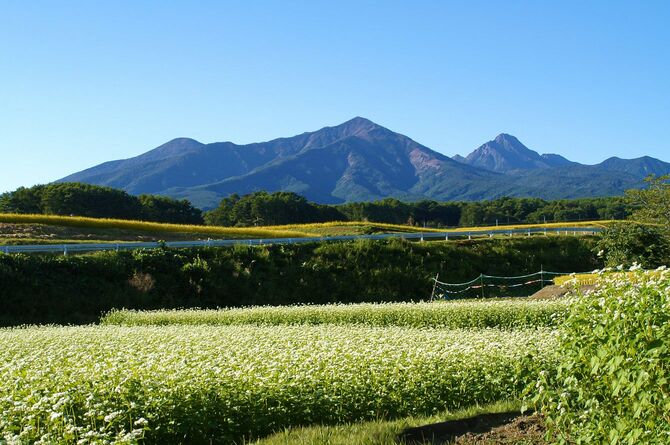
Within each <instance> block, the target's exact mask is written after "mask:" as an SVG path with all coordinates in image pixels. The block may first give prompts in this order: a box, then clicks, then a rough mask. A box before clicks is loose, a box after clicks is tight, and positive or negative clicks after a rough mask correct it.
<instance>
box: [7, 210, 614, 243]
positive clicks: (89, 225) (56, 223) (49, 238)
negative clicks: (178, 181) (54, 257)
mask: <svg viewBox="0 0 670 445" xmlns="http://www.w3.org/2000/svg"><path fill="white" fill-rule="evenodd" d="M610 222H611V221H590V222H578V223H574V222H572V223H549V224H529V225H504V226H492V227H459V228H449V229H446V228H442V229H434V228H425V227H416V226H407V225H397V224H384V223H369V222H364V221H353V222H352V221H339V222H329V223H319V224H294V225H283V226H265V227H218V226H197V225H180V224H163V223H154V222H146V221H129V220H119V219H104V218H85V217H73V216H58V215H18V214H0V244H47V243H64V242H67V243H77V242H96V243H97V242H128V241H159V240H164V241H180V240H192V239H208V238H212V239H245V238H300V237H310V236H337V235H360V234H366V233H419V232H423V233H428V232H443V231H445V230H449V231H457V232H464V233H468V232H470V233H473V234H475V233H476V232H482V231H487V230H491V229H496V230H510V229H519V228H538V227H540V228H541V227H546V228H556V227H585V226H586V227H593V226H595V227H604V226H605V225H607V224H608V223H610Z"/></svg>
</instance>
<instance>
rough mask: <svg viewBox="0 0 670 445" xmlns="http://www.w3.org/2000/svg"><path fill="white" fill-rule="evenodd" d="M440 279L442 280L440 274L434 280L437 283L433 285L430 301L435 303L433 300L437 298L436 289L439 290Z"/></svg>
mask: <svg viewBox="0 0 670 445" xmlns="http://www.w3.org/2000/svg"><path fill="white" fill-rule="evenodd" d="M439 279H440V273H439V272H438V273H437V275H435V278H434V280H435V282H434V283H433V292H431V294H430V301H433V299H434V298H435V289H436V288H437V280H439Z"/></svg>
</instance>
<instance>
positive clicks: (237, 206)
mask: <svg viewBox="0 0 670 445" xmlns="http://www.w3.org/2000/svg"><path fill="white" fill-rule="evenodd" d="M635 208H636V207H635V206H634V205H632V204H630V203H629V202H628V201H627V200H626V198H624V197H605V198H582V199H571V200H568V199H562V200H557V201H545V200H543V199H539V198H500V199H495V200H492V201H476V202H460V201H458V202H437V201H427V200H426V201H416V202H403V201H399V200H397V199H394V198H386V199H383V200H381V201H373V202H353V203H347V204H339V205H321V204H315V203H312V202H309V201H307V200H306V199H305V198H304V197H302V196H300V195H297V194H295V193H290V192H276V193H268V192H256V193H251V194H248V195H244V196H239V195H235V194H233V195H231V196H229V197H227V198H225V199H223V200H222V201H221V203H220V205H219V207H217V208H216V209H214V210H212V211H210V212H207V213H206V214H205V221H206V223H207V224H212V225H224V226H253V225H259V226H261V225H274V224H299V223H312V222H327V221H370V222H379V223H391V224H410V225H419V226H426V227H456V226H478V225H495V224H496V223H498V224H500V225H503V224H515V223H525V222H528V223H539V222H545V221H546V222H554V221H560V222H563V221H585V220H594V219H608V220H609V219H625V218H627V217H628V216H630V215H631V213H632V212H633V211H634V210H635Z"/></svg>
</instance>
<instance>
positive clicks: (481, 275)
mask: <svg viewBox="0 0 670 445" xmlns="http://www.w3.org/2000/svg"><path fill="white" fill-rule="evenodd" d="M479 284H480V286H481V288H482V298H484V274H483V273H480V274H479Z"/></svg>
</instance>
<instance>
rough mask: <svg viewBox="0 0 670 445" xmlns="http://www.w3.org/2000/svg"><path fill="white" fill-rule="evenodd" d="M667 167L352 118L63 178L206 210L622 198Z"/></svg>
mask: <svg viewBox="0 0 670 445" xmlns="http://www.w3.org/2000/svg"><path fill="white" fill-rule="evenodd" d="M650 173H653V174H656V175H661V174H667V173H670V163H667V162H663V161H660V160H658V159H655V158H651V157H648V156H644V157H641V158H637V159H620V158H617V157H611V158H609V159H607V160H605V161H603V162H601V163H599V164H596V165H584V164H580V163H577V162H573V161H570V160H568V159H566V158H564V157H563V156H560V155H558V154H539V153H537V152H536V151H534V150H531V149H529V148H528V147H526V146H524V145H523V144H522V143H521V142H520V141H519V140H518V139H517V138H515V137H514V136H511V135H508V134H504V133H503V134H500V135H498V136H497V137H496V138H495V139H494V140H492V141H489V142H487V143H485V144H483V145H482V146H480V147H479V148H477V149H476V150H474V151H473V152H472V153H470V154H469V155H467V156H466V157H462V156H459V155H456V156H454V157H453V158H450V157H447V156H445V155H443V154H440V153H438V152H436V151H434V150H431V149H430V148H428V147H425V146H423V145H421V144H419V143H417V142H415V141H414V140H412V139H410V138H409V137H407V136H404V135H402V134H399V133H395V132H393V131H391V130H389V129H387V128H384V127H382V126H380V125H377V124H375V123H374V122H372V121H370V120H368V119H365V118H362V117H356V118H354V119H351V120H349V121H347V122H345V123H343V124H340V125H337V126H335V127H325V128H322V129H321V130H318V131H314V132H308V133H303V134H300V135H297V136H293V137H288V138H280V139H274V140H272V141H268V142H261V143H254V144H247V145H237V144H234V143H232V142H215V143H211V144H203V143H201V142H198V141H196V140H194V139H189V138H177V139H173V140H171V141H169V142H167V143H165V144H163V145H161V146H160V147H157V148H155V149H153V150H150V151H148V152H146V153H144V154H141V155H139V156H136V157H133V158H129V159H123V160H116V161H110V162H105V163H103V164H100V165H97V166H95V167H91V168H89V169H86V170H83V171H81V172H78V173H74V174H72V175H69V176H67V177H65V178H63V179H60V180H59V181H58V182H75V181H76V182H85V183H90V184H97V185H106V186H110V187H115V188H119V189H123V190H126V191H127V192H129V193H132V194H142V193H152V194H160V195H166V196H171V197H174V198H180V199H181V198H186V199H188V200H190V201H191V202H192V203H193V204H194V205H195V206H198V207H201V208H203V209H208V208H212V207H215V206H216V205H217V204H218V202H219V201H220V200H221V198H223V197H225V196H228V195H230V194H232V193H237V194H240V195H242V194H246V193H250V192H254V191H258V190H267V191H271V192H272V191H279V190H283V191H292V192H296V193H299V194H301V195H303V196H305V197H306V198H308V199H310V200H312V201H315V202H320V203H329V204H332V203H341V202H349V201H371V200H377V199H383V198H386V197H395V198H399V199H403V200H417V199H435V200H483V199H494V198H499V197H502V196H513V197H539V198H545V199H559V198H579V197H590V196H611V195H620V194H622V193H623V192H624V190H626V189H629V188H636V187H641V186H643V179H644V177H645V176H647V175H648V174H650Z"/></svg>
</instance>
